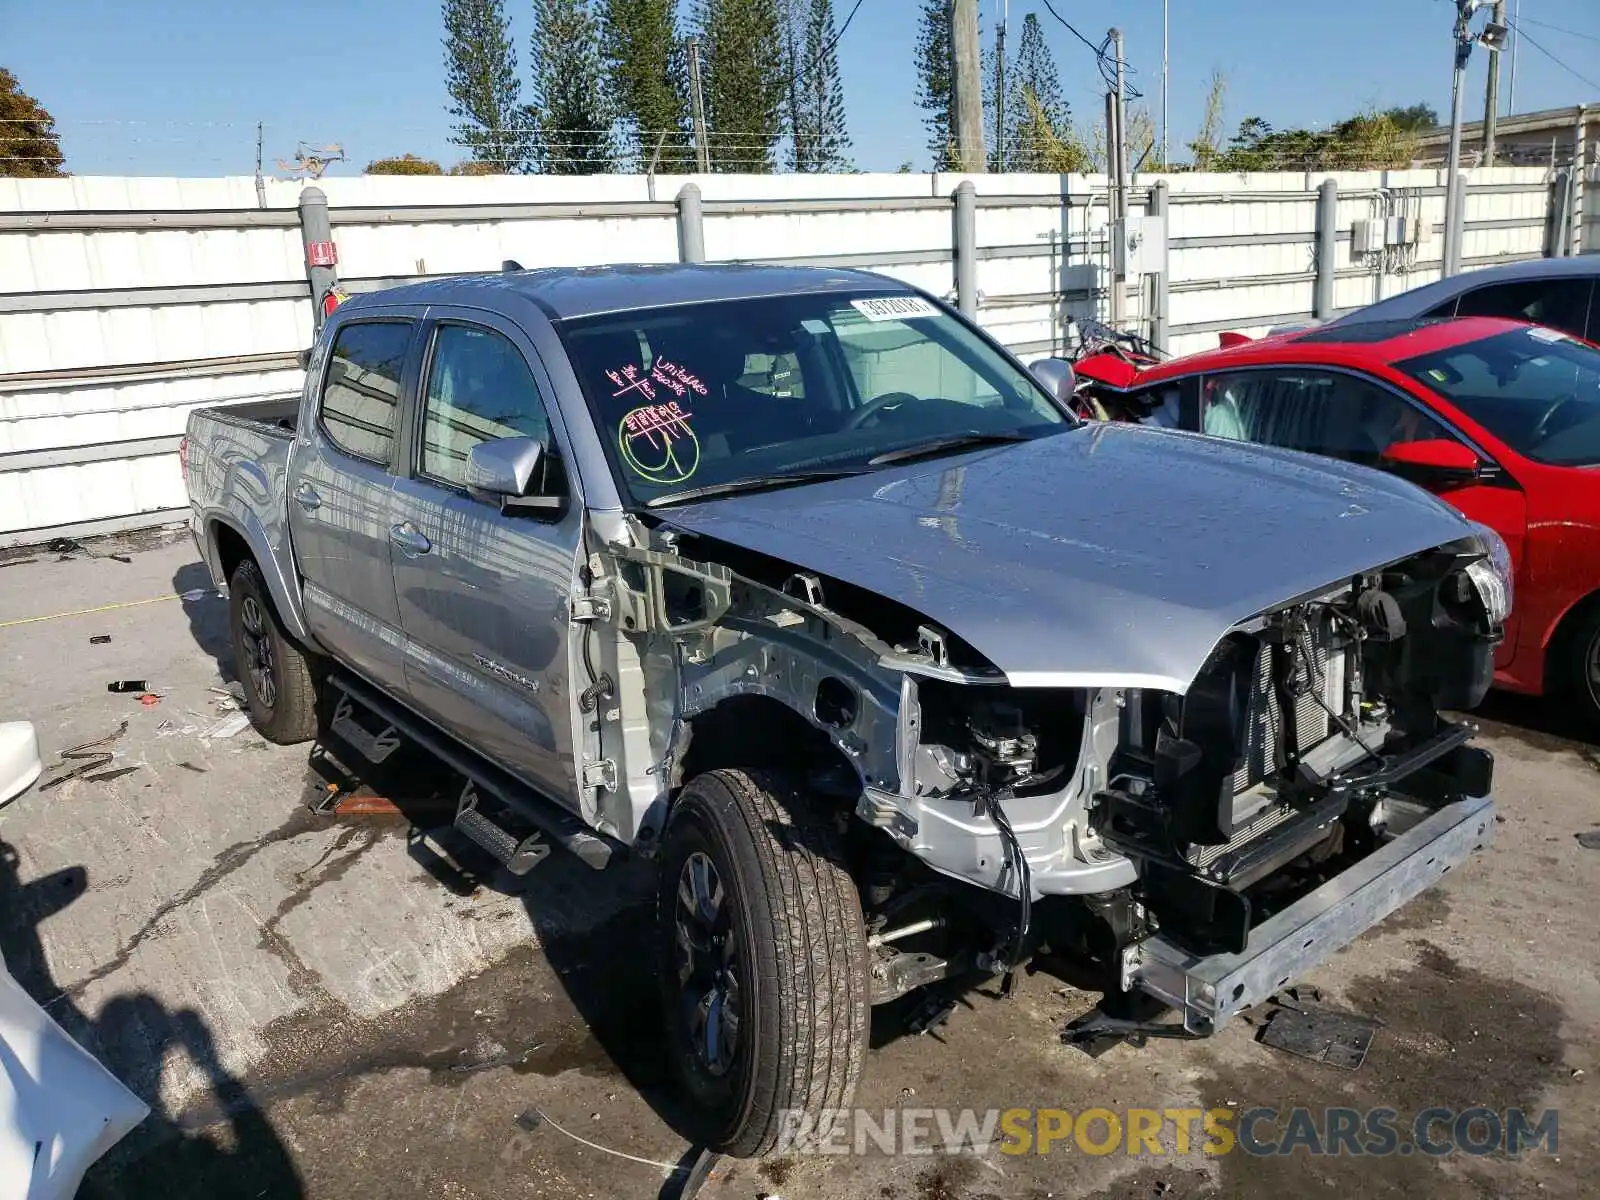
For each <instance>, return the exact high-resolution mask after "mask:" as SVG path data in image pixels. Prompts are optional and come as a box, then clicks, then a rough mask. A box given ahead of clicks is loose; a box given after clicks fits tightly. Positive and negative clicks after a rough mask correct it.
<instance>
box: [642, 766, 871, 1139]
mask: <svg viewBox="0 0 1600 1200" xmlns="http://www.w3.org/2000/svg"><path fill="white" fill-rule="evenodd" d="M839 842H840V835H839V832H838V829H837V827H836V826H835V824H834V820H833V815H832V813H831V812H829V811H828V810H827V809H826V808H825V807H824V806H823V805H821V804H819V803H817V802H816V801H815V800H814V799H813V798H812V797H811V796H809V795H806V794H805V793H803V792H802V791H801V790H800V788H799V787H798V786H797V785H796V784H795V783H794V782H793V781H792V780H790V779H789V778H787V777H785V776H782V775H779V774H776V773H768V772H754V771H750V772H747V771H737V770H721V771H710V772H708V773H706V774H704V775H700V776H698V777H696V778H695V779H693V780H691V781H690V783H689V784H688V786H686V787H685V788H684V790H683V793H682V794H681V795H680V797H679V798H678V800H677V803H676V804H675V805H674V806H673V810H672V815H671V817H670V818H669V820H668V822H667V829H666V834H665V836H664V838H663V841H662V872H661V882H660V892H659V896H658V913H659V917H660V922H661V933H660V936H661V947H662V971H661V976H662V988H663V1004H664V1009H665V1017H666V1025H667V1042H668V1054H669V1057H670V1058H671V1060H672V1062H673V1065H674V1067H675V1069H676V1071H677V1074H678V1076H679V1079H680V1081H681V1082H682V1084H683V1087H684V1090H685V1091H686V1093H687V1094H688V1096H689V1098H690V1100H691V1101H692V1102H693V1104H694V1107H695V1110H696V1112H697V1114H698V1115H699V1116H700V1117H701V1119H702V1124H703V1129H701V1130H698V1131H697V1133H699V1134H700V1135H701V1137H702V1139H703V1141H704V1142H705V1143H706V1144H708V1145H710V1146H711V1147H712V1148H714V1149H716V1150H719V1151H721V1152H722V1153H724V1154H731V1155H735V1156H738V1157H751V1156H755V1155H761V1154H766V1153H768V1152H769V1151H771V1150H773V1149H774V1148H776V1147H777V1145H778V1143H779V1140H780V1139H781V1138H785V1137H788V1138H794V1137H796V1136H797V1135H798V1136H799V1137H800V1138H802V1139H803V1137H804V1131H805V1130H807V1129H815V1128H816V1121H817V1119H818V1118H819V1117H820V1116H821V1114H823V1113H824V1112H826V1111H828V1110H834V1109H840V1108H843V1107H845V1106H846V1105H848V1104H849V1103H850V1099H851V1097H852V1096H853V1094H854V1093H855V1088H856V1082H857V1080H858V1079H859V1078H860V1074H861V1064H862V1060H863V1058H864V1057H865V1054H866V1044H867V1018H868V1003H867V940H866V930H865V928H864V925H863V922H862V916H861V901H860V898H859V897H858V896H857V894H856V888H855V883H854V882H853V881H852V880H851V878H850V875H849V873H848V872H847V871H846V870H845V869H844V868H843V867H842V866H841V865H840V863H841V862H842V861H843V859H842V856H841V854H840V845H839Z"/></svg>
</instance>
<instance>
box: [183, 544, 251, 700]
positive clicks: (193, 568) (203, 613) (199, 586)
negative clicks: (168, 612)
mask: <svg viewBox="0 0 1600 1200" xmlns="http://www.w3.org/2000/svg"><path fill="white" fill-rule="evenodd" d="M172 590H173V591H174V592H176V593H178V596H179V597H180V602H181V603H182V604H183V611H184V615H185V616H187V617H188V618H189V632H190V634H191V635H192V636H193V637H194V640H195V645H197V646H199V647H200V649H201V650H203V651H205V652H206V653H207V654H209V655H210V656H211V657H212V658H214V659H216V660H217V671H218V673H219V674H220V675H221V676H222V678H223V679H225V680H229V679H237V678H238V676H237V675H236V674H235V673H234V664H233V632H232V630H231V629H229V627H228V602H227V601H226V600H224V599H222V598H221V597H220V596H218V595H217V594H216V592H215V591H213V590H212V583H211V572H210V571H208V570H206V567H205V564H204V563H200V562H192V563H185V564H184V565H183V566H181V567H179V568H178V569H177V571H175V572H174V573H173V576H172ZM195 592H203V593H204V594H203V595H201V596H199V597H197V598H194V599H189V598H187V597H188V596H190V595H192V594H193V593H195Z"/></svg>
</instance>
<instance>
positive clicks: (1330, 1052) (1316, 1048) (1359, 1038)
mask: <svg viewBox="0 0 1600 1200" xmlns="http://www.w3.org/2000/svg"><path fill="white" fill-rule="evenodd" d="M1377 1029H1378V1022H1377V1021H1375V1020H1373V1019H1372V1018H1370V1017H1363V1016H1358V1015H1357V1014H1355V1013H1347V1012H1339V1011H1337V1010H1335V1009H1331V1008H1322V1007H1319V1006H1315V1005H1309V1004H1306V1005H1300V1004H1298V1003H1295V1004H1286V1005H1282V1006H1280V1007H1279V1008H1278V1010H1277V1011H1276V1012H1274V1013H1273V1014H1272V1015H1271V1017H1270V1018H1269V1019H1268V1021H1267V1024H1266V1027H1265V1028H1264V1029H1262V1031H1261V1037H1260V1041H1261V1044H1262V1045H1264V1046H1271V1047H1272V1048H1273V1049H1275V1050H1286V1051H1288V1052H1289V1053H1290V1054H1294V1055H1297V1056H1298V1057H1300V1058H1308V1059H1310V1060H1311V1061H1312V1062H1320V1063H1327V1064H1328V1065H1329V1066H1332V1067H1339V1068H1341V1069H1343V1070H1346V1071H1355V1070H1358V1069H1359V1068H1360V1066H1361V1064H1362V1063H1363V1062H1365V1061H1366V1058H1367V1049H1368V1047H1370V1046H1371V1045H1372V1038H1373V1035H1374V1034H1375V1033H1376V1032H1377Z"/></svg>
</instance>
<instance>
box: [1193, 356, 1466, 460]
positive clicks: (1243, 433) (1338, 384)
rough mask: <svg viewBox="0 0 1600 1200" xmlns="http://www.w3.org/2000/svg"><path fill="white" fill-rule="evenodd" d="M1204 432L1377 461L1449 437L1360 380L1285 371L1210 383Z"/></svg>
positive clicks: (1389, 395) (1224, 377)
mask: <svg viewBox="0 0 1600 1200" xmlns="http://www.w3.org/2000/svg"><path fill="white" fill-rule="evenodd" d="M1203 402H1204V408H1203V415H1202V427H1203V429H1204V430H1205V432H1206V433H1209V434H1211V435H1212V436H1213V437H1226V438H1232V439H1234V440H1236V441H1246V442H1257V443H1260V444H1261V445H1264V446H1280V447H1282V448H1283V449H1285V450H1301V451H1304V452H1306V453H1308V454H1321V455H1326V456H1327V457H1330V458H1340V459H1344V460H1345V461H1346V462H1355V463H1362V464H1364V465H1366V466H1374V465H1376V464H1377V462H1378V460H1379V458H1380V457H1381V456H1382V454H1383V452H1384V451H1385V450H1387V449H1388V448H1389V447H1390V446H1392V445H1395V444H1396V443H1399V442H1417V441H1423V440H1426V439H1432V438H1442V437H1448V436H1449V435H1448V434H1447V433H1446V432H1445V430H1444V428H1443V426H1441V425H1439V424H1438V422H1436V421H1434V420H1433V419H1432V418H1431V417H1429V416H1427V415H1426V414H1425V413H1424V412H1422V410H1420V409H1419V408H1417V407H1416V406H1415V405H1412V404H1408V403H1407V402H1406V401H1404V400H1402V399H1401V398H1400V397H1399V396H1397V395H1395V394H1394V393H1393V392H1391V391H1389V390H1387V389H1386V388H1382V387H1379V386H1378V385H1377V384H1375V383H1370V382H1368V381H1366V380H1363V379H1358V378H1356V377H1355V376H1353V375H1344V374H1340V373H1337V372H1331V371H1318V370H1314V369H1313V370H1301V369H1296V368H1287V367H1286V368H1280V369H1276V370H1267V371H1241V372H1238V373H1236V374H1232V375H1213V376H1210V377H1209V378H1207V379H1206V382H1205V391H1204V394H1203Z"/></svg>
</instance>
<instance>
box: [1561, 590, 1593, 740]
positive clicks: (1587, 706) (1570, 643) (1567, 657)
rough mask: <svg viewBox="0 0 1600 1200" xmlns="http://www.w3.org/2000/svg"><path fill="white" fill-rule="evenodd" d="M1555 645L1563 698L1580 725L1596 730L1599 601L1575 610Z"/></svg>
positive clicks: (1589, 729)
mask: <svg viewBox="0 0 1600 1200" xmlns="http://www.w3.org/2000/svg"><path fill="white" fill-rule="evenodd" d="M1559 644H1560V647H1561V649H1560V650H1559V651H1558V654H1559V655H1560V657H1561V660H1562V661H1561V663H1560V664H1559V665H1558V669H1560V670H1561V672H1562V674H1563V675H1564V676H1565V683H1566V693H1567V697H1568V699H1569V700H1570V701H1571V703H1572V704H1573V706H1574V707H1575V709H1576V710H1577V716H1578V719H1579V721H1581V722H1582V724H1583V725H1584V727H1585V728H1586V729H1588V731H1589V732H1591V733H1600V603H1591V604H1589V605H1588V606H1587V607H1586V609H1585V610H1584V611H1582V612H1579V613H1577V614H1576V615H1575V616H1574V617H1573V622H1572V624H1571V625H1569V626H1568V627H1567V628H1566V629H1565V630H1564V631H1563V632H1562V637H1561V641H1560V643H1559Z"/></svg>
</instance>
